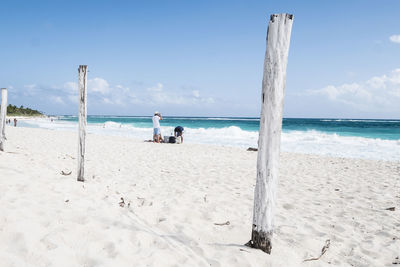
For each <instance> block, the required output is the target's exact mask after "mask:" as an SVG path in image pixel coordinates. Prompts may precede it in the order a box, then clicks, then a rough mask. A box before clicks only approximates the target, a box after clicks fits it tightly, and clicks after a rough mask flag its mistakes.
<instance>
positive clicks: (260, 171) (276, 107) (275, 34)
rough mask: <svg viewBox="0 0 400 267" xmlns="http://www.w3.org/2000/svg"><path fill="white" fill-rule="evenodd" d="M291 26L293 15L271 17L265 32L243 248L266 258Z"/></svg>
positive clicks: (270, 231)
mask: <svg viewBox="0 0 400 267" xmlns="http://www.w3.org/2000/svg"><path fill="white" fill-rule="evenodd" d="M292 23H293V15H290V14H273V15H271V17H270V21H269V25H268V32H267V50H266V53H265V61H264V76H263V82H262V94H261V101H262V104H261V116H260V132H259V139H258V157H257V182H256V187H255V190H254V213H253V227H252V232H251V240H250V241H249V243H247V245H249V246H251V247H253V248H259V249H261V250H263V251H264V252H266V253H268V254H270V253H271V249H272V242H271V240H272V234H273V230H274V221H273V217H274V211H275V194H276V187H277V180H278V165H279V153H280V143H281V131H282V113H283V100H284V95H285V84H286V66H287V59H288V53H289V43H290V35H291V31H292Z"/></svg>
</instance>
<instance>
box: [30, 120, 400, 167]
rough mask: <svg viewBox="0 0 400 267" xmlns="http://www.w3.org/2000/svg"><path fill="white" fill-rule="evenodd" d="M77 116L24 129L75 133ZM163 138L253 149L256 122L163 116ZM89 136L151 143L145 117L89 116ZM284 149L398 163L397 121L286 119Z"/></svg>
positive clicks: (35, 123)
mask: <svg viewBox="0 0 400 267" xmlns="http://www.w3.org/2000/svg"><path fill="white" fill-rule="evenodd" d="M77 122H78V119H77V117H76V116H58V117H54V120H53V121H51V120H50V119H37V120H31V121H26V122H23V124H24V125H25V126H29V127H40V128H49V129H55V130H73V129H76V128H77ZM160 124H161V131H162V134H163V135H171V134H173V129H174V128H175V127H176V126H178V125H180V126H183V127H184V128H185V134H184V138H185V142H188V143H199V144H213V145H224V146H239V147H256V146H257V140H258V129H259V118H248V117H234V118H227V117H168V116H167V117H164V119H163V120H162V121H161V123H160ZM88 129H89V132H92V133H98V134H107V135H122V136H130V137H135V138H139V139H143V140H146V139H151V135H152V121H151V116H149V117H134V116H88ZM281 147H282V150H283V151H288V152H299V153H312V154H323V155H329V156H339V157H353V158H372V159H383V160H400V120H369V119H301V118H284V119H283V129H282V146H281Z"/></svg>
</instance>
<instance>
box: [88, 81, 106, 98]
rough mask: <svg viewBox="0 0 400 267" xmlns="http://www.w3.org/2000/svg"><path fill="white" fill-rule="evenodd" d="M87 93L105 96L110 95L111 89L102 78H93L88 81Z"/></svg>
mask: <svg viewBox="0 0 400 267" xmlns="http://www.w3.org/2000/svg"><path fill="white" fill-rule="evenodd" d="M88 91H89V92H97V93H100V94H103V95H105V94H108V93H110V91H111V88H110V85H109V84H108V82H107V81H106V80H104V79H102V78H94V79H90V80H88Z"/></svg>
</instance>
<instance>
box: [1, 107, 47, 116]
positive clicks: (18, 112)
mask: <svg viewBox="0 0 400 267" xmlns="http://www.w3.org/2000/svg"><path fill="white" fill-rule="evenodd" d="M41 115H43V113H41V112H39V111H37V110H35V109H30V108H25V107H24V106H20V107H17V106H14V105H11V104H10V105H8V106H7V116H41Z"/></svg>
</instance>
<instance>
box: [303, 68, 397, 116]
mask: <svg viewBox="0 0 400 267" xmlns="http://www.w3.org/2000/svg"><path fill="white" fill-rule="evenodd" d="M307 93H308V94H312V95H321V96H325V97H326V98H328V99H329V100H330V101H332V102H337V103H341V104H345V105H349V106H352V107H353V108H355V109H357V110H360V111H382V112H393V111H399V112H400V105H399V103H400V69H395V70H393V71H392V72H391V73H389V74H386V75H382V76H375V77H372V78H371V79H369V80H367V81H365V82H359V83H351V84H342V85H339V86H334V85H329V86H326V87H324V88H322V89H317V90H308V91H307Z"/></svg>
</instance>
